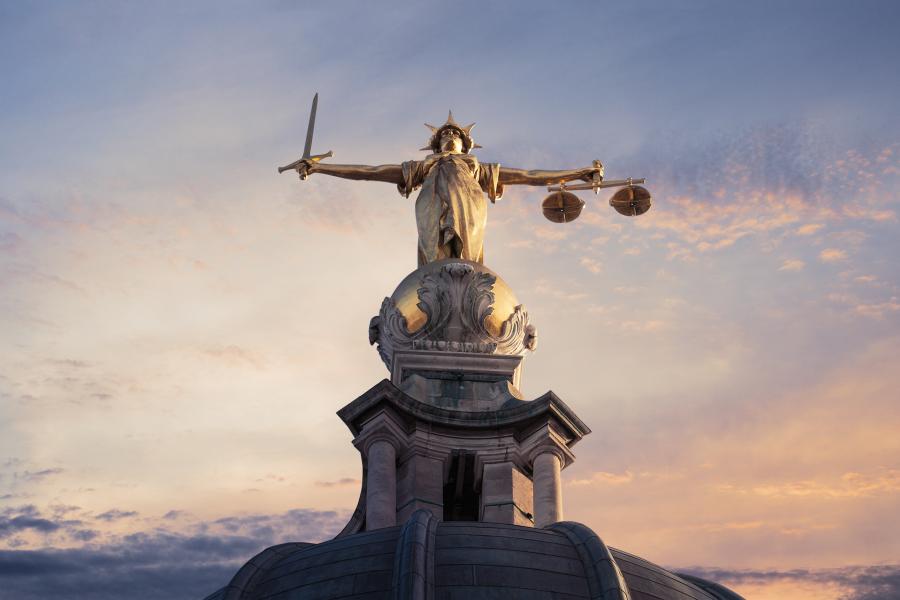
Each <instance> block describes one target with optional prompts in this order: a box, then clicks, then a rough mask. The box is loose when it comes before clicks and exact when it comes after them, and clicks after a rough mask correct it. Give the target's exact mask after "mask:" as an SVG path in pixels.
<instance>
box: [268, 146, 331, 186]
mask: <svg viewBox="0 0 900 600" xmlns="http://www.w3.org/2000/svg"><path fill="white" fill-rule="evenodd" d="M332 156H334V152H332V151H331V150H329V151H328V152H326V153H325V154H314V155H312V156H305V157H303V158H298V159H297V160H295V161H294V162H292V163H291V164H289V165H285V166H283V167H278V173H279V174H280V173H284V172H285V171H292V170H294V169H296V170H297V171H299V170H300V166H301V165H302V164H303V162H304V161H306V162H313V163H317V162H319V161H320V160H322V159H323V158H331V157H332ZM301 179H306V177H303V176H302V175H301Z"/></svg>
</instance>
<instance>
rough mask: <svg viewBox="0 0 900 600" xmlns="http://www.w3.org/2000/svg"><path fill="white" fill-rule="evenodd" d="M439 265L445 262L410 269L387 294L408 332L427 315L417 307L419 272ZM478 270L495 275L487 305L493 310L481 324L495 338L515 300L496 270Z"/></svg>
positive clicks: (510, 311)
mask: <svg viewBox="0 0 900 600" xmlns="http://www.w3.org/2000/svg"><path fill="white" fill-rule="evenodd" d="M443 264H446V263H441V264H439V265H434V266H431V265H429V266H428V267H426V268H425V269H421V268H420V269H419V270H416V271H413V272H412V273H410V274H409V275H408V276H407V277H406V279H404V280H403V281H401V282H400V285H398V286H397V289H396V290H395V291H394V293H393V294H392V295H391V300H393V301H394V304H395V305H396V307H397V310H399V311H400V314H402V315H403V316H404V317H405V318H406V329H407V332H408V333H414V332H416V331H418V330H419V329H421V328H422V326H423V325H424V324H425V320H426V318H427V315H426V314H425V313H424V312H423V311H422V309H420V308H419V287H420V285H421V281H422V277H423V275H425V274H427V273H429V272H436V271H438V270H439V268H440V267H441V266H442V265H443ZM480 270H481V271H484V272H487V273H490V274H491V275H493V276H494V277H495V278H496V280H495V281H494V283H493V287H492V288H491V291H492V292H493V294H494V301H493V303H492V304H491V307H492V308H493V310H492V311H491V314H489V315H488V316H487V317H486V318H485V320H484V327H485V329H486V330H487V331H488V332H489V333H490V334H491V335H492V336H496V337H499V336H500V335H501V333H502V328H503V323H504V322H506V320H507V319H509V318H510V317H511V316H512V315H513V313H514V312H515V310H516V306H518V304H519V302H518V300H516V296H515V294H513V292H512V290H511V289H510V287H509V286H508V285H507V284H506V282H505V281H503V279H501V278H500V277H499V276H497V274H496V273H494V272H493V271H491V270H490V269H488V268H487V267H484V266H482V267H480Z"/></svg>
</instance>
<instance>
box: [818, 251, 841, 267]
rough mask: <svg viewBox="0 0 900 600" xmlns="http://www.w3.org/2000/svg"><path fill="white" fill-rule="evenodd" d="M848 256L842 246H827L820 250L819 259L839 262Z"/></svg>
mask: <svg viewBox="0 0 900 600" xmlns="http://www.w3.org/2000/svg"><path fill="white" fill-rule="evenodd" d="M846 258H847V253H846V252H845V251H843V250H841V249H840V248H825V249H824V250H822V251H821V252H819V260H821V261H822V262H826V263H832V262H838V261H841V260H845V259H846Z"/></svg>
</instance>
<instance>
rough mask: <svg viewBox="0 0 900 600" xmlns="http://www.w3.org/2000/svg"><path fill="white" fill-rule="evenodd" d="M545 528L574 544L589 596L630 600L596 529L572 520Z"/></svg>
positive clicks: (623, 581)
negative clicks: (561, 535) (584, 575)
mask: <svg viewBox="0 0 900 600" xmlns="http://www.w3.org/2000/svg"><path fill="white" fill-rule="evenodd" d="M546 529H551V530H553V531H558V532H559V533H561V534H563V535H564V536H566V537H567V538H568V539H569V541H570V542H571V543H572V545H573V546H575V550H576V551H577V552H578V556H579V557H580V558H581V563H582V564H583V565H584V572H585V574H586V575H587V579H588V589H589V590H590V594H591V600H631V594H630V593H629V591H628V585H627V584H626V583H625V577H623V576H622V571H621V570H620V569H619V565H618V564H616V559H615V558H614V557H613V555H612V553H611V552H610V551H609V548H608V547H607V546H606V544H605V543H603V540H601V539H600V537H599V536H598V535H597V534H596V533H594V532H593V531H592V530H591V529H590V528H588V527H586V526H584V525H582V524H581V523H575V522H574V521H561V522H559V523H553V524H552V525H548V526H547V527H546Z"/></svg>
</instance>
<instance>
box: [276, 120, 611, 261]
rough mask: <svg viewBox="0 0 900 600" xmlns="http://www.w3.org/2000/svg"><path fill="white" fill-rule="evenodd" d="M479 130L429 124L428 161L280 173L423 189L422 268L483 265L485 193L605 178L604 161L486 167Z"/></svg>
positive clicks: (300, 164) (316, 161)
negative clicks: (441, 263) (479, 153)
mask: <svg viewBox="0 0 900 600" xmlns="http://www.w3.org/2000/svg"><path fill="white" fill-rule="evenodd" d="M311 122H312V121H311ZM474 125H475V124H474V123H472V124H471V125H467V126H465V127H462V126H460V125H459V124H458V123H456V121H454V120H453V115H452V114H451V115H450V116H449V117H448V119H447V122H446V123H444V124H443V125H442V126H440V127H433V126H431V125H427V127H429V129H431V131H432V136H431V138H430V139H429V143H428V146H426V148H423V150H430V151H431V152H432V153H431V154H430V155H429V156H428V157H426V158H425V159H424V160H410V161H406V162H404V163H402V164H387V165H378V166H369V165H336V164H331V163H324V162H320V159H321V157H324V156H325V155H321V157H320V156H316V157H310V158H302V159H300V160H299V161H296V162H295V163H291V165H288V166H287V167H282V168H281V169H280V170H285V169H288V168H295V169H296V171H297V173H298V174H299V175H300V179H306V178H307V177H308V176H309V175H311V174H313V173H321V174H324V175H332V176H334V177H341V178H344V179H356V180H370V181H384V182H388V183H394V184H396V185H397V189H398V190H399V191H400V193H401V194H403V195H405V196H409V195H410V194H411V193H412V192H413V191H415V190H416V189H419V194H418V196H417V198H416V209H415V210H416V226H417V229H418V234H419V236H418V237H419V241H418V251H417V254H418V262H419V265H425V264H428V263H431V262H434V261H438V260H442V259H445V258H462V259H465V260H471V261H474V262H478V263H483V262H484V232H485V226H486V223H487V200H486V199H485V194H486V195H487V199H489V200H490V201H491V202H494V201H496V200H497V199H499V198H500V196H501V195H502V193H503V186H505V185H549V184H558V183H563V182H566V181H572V180H575V179H580V180H584V181H600V180H602V178H603V175H602V174H603V166H602V165H601V164H600V163H599V162H595V164H594V165H593V166H591V167H586V168H582V169H572V170H562V171H546V170H532V171H525V170H522V169H513V168H509V167H501V166H500V165H499V164H482V163H480V162H479V161H478V159H477V158H476V157H475V156H473V155H471V154H469V152H470V151H471V150H472V149H473V148H479V147H480V146H478V145H477V144H475V142H474V141H473V140H472V135H471V130H472V127H473V126H474Z"/></svg>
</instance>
